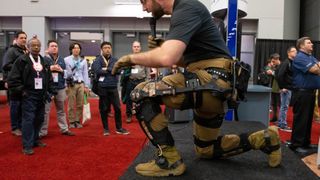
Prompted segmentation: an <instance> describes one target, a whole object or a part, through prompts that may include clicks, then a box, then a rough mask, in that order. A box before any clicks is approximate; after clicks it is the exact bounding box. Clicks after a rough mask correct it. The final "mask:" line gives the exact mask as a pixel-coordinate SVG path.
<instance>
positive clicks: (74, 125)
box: [69, 123, 77, 128]
mask: <svg viewBox="0 0 320 180" xmlns="http://www.w3.org/2000/svg"><path fill="white" fill-rule="evenodd" d="M76 127H77V125H76V123H70V126H69V128H76Z"/></svg>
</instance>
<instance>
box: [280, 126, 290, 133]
mask: <svg viewBox="0 0 320 180" xmlns="http://www.w3.org/2000/svg"><path fill="white" fill-rule="evenodd" d="M280 130H281V131H285V132H292V129H291V128H290V127H288V126H285V127H280Z"/></svg>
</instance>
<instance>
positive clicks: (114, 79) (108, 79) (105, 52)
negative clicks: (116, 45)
mask: <svg viewBox="0 0 320 180" xmlns="http://www.w3.org/2000/svg"><path fill="white" fill-rule="evenodd" d="M100 47H101V55H99V56H98V57H97V58H96V59H95V61H94V62H93V64H92V69H93V71H94V73H95V76H96V77H95V78H97V80H98V96H99V111H100V116H101V120H102V125H103V129H104V133H103V135H104V136H108V135H110V132H109V127H108V107H109V106H110V104H112V105H113V109H114V112H115V121H116V133H117V134H124V135H126V134H129V132H128V131H127V130H126V129H124V128H122V121H121V107H120V99H119V93H118V88H117V83H118V75H112V74H111V71H112V68H113V65H114V64H115V62H116V61H117V60H118V59H117V58H115V57H113V56H112V55H111V52H112V45H111V43H110V42H103V43H102V44H101V46H100Z"/></svg>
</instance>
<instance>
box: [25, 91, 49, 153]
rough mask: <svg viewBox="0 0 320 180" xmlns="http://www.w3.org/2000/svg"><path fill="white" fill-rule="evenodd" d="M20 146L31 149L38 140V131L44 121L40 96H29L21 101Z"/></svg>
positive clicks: (43, 105)
mask: <svg viewBox="0 0 320 180" xmlns="http://www.w3.org/2000/svg"><path fill="white" fill-rule="evenodd" d="M21 103H22V106H21V107H22V145H23V148H32V147H33V146H34V145H35V143H37V142H38V140H39V131H40V128H41V125H42V123H43V120H44V107H45V104H44V102H43V98H42V95H40V96H39V95H37V94H29V95H28V96H26V97H24V98H23V99H22V102H21Z"/></svg>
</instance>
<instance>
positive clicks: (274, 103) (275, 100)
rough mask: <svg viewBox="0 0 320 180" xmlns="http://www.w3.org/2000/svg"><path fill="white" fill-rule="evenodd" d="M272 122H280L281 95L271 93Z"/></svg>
mask: <svg viewBox="0 0 320 180" xmlns="http://www.w3.org/2000/svg"><path fill="white" fill-rule="evenodd" d="M271 104H272V114H273V116H272V120H274V121H276V120H278V117H279V116H278V107H279V106H280V93H271Z"/></svg>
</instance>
